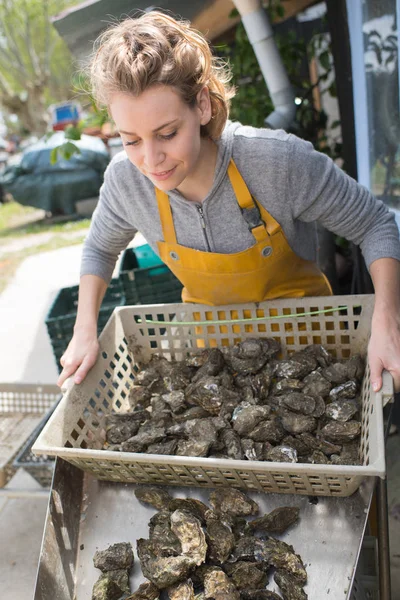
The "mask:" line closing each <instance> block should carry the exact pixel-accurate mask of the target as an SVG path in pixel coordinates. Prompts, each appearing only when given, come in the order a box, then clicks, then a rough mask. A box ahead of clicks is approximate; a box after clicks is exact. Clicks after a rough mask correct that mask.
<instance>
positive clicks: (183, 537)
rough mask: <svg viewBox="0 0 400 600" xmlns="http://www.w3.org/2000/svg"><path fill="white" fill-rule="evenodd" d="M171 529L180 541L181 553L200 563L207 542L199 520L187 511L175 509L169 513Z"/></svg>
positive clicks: (196, 563)
mask: <svg viewBox="0 0 400 600" xmlns="http://www.w3.org/2000/svg"><path fill="white" fill-rule="evenodd" d="M171 530H172V531H173V533H174V534H175V535H176V537H177V538H178V539H179V541H180V542H181V546H182V555H183V556H187V557H189V558H190V560H191V561H192V563H193V564H195V565H197V566H198V565H201V563H203V562H204V561H205V558H206V552H207V543H206V538H205V535H204V531H203V529H202V527H201V523H200V521H199V520H198V519H196V517H194V516H193V515H192V514H191V513H189V512H187V511H183V510H175V511H174V512H173V513H172V514H171Z"/></svg>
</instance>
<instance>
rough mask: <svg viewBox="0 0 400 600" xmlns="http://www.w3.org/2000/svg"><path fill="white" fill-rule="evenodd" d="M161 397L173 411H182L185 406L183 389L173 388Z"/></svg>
mask: <svg viewBox="0 0 400 600" xmlns="http://www.w3.org/2000/svg"><path fill="white" fill-rule="evenodd" d="M161 398H162V400H163V401H164V402H166V403H167V404H168V406H169V407H170V408H171V410H172V412H174V413H179V412H182V411H183V410H184V409H185V407H186V399H185V394H184V392H183V390H175V391H173V392H169V393H168V394H163V395H162V396H161ZM186 408H187V407H186Z"/></svg>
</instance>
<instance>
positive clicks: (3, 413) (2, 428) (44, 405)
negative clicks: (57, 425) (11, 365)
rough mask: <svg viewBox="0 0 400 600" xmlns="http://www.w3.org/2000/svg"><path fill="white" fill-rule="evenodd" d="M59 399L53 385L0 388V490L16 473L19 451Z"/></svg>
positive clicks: (24, 385)
mask: <svg viewBox="0 0 400 600" xmlns="http://www.w3.org/2000/svg"><path fill="white" fill-rule="evenodd" d="M59 398H60V389H59V388H58V387H57V386H56V385H37V384H22V383H10V384H7V383H2V384H0V487H4V486H5V485H6V483H7V482H8V481H9V479H11V477H12V475H13V474H14V473H15V471H16V467H15V465H13V464H12V463H13V459H14V457H15V455H16V454H17V452H18V450H19V449H20V448H21V446H22V445H23V444H24V443H25V441H26V440H27V438H28V437H29V436H30V435H31V433H32V432H33V431H34V430H35V428H36V427H37V425H38V424H39V423H40V421H41V420H42V418H43V415H44V414H46V413H47V412H48V410H49V408H51V407H52V406H54V404H55V402H56V401H57V399H59Z"/></svg>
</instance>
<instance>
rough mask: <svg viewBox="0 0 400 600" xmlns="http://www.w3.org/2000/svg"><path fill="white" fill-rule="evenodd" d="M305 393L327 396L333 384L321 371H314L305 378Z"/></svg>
mask: <svg viewBox="0 0 400 600" xmlns="http://www.w3.org/2000/svg"><path fill="white" fill-rule="evenodd" d="M303 383H304V387H303V393H304V394H307V395H308V396H322V397H324V396H327V395H328V394H329V392H330V391H331V388H332V384H331V383H330V381H328V380H327V379H325V377H324V376H323V375H322V374H321V372H320V371H312V372H311V373H310V374H309V375H307V377H305V378H304V379H303Z"/></svg>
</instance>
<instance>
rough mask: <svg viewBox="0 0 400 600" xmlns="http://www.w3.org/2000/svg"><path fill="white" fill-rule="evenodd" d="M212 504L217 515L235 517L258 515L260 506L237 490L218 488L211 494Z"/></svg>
mask: <svg viewBox="0 0 400 600" xmlns="http://www.w3.org/2000/svg"><path fill="white" fill-rule="evenodd" d="M210 504H211V506H212V508H213V509H214V510H215V512H216V513H227V514H228V515H232V516H235V517H240V516H247V515H256V514H257V513H258V512H259V510H260V509H259V506H258V504H257V503H256V502H254V500H252V499H251V498H249V497H248V496H247V495H246V494H244V493H243V492H241V491H239V490H237V489H235V488H218V489H216V490H214V491H213V492H211V494H210Z"/></svg>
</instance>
